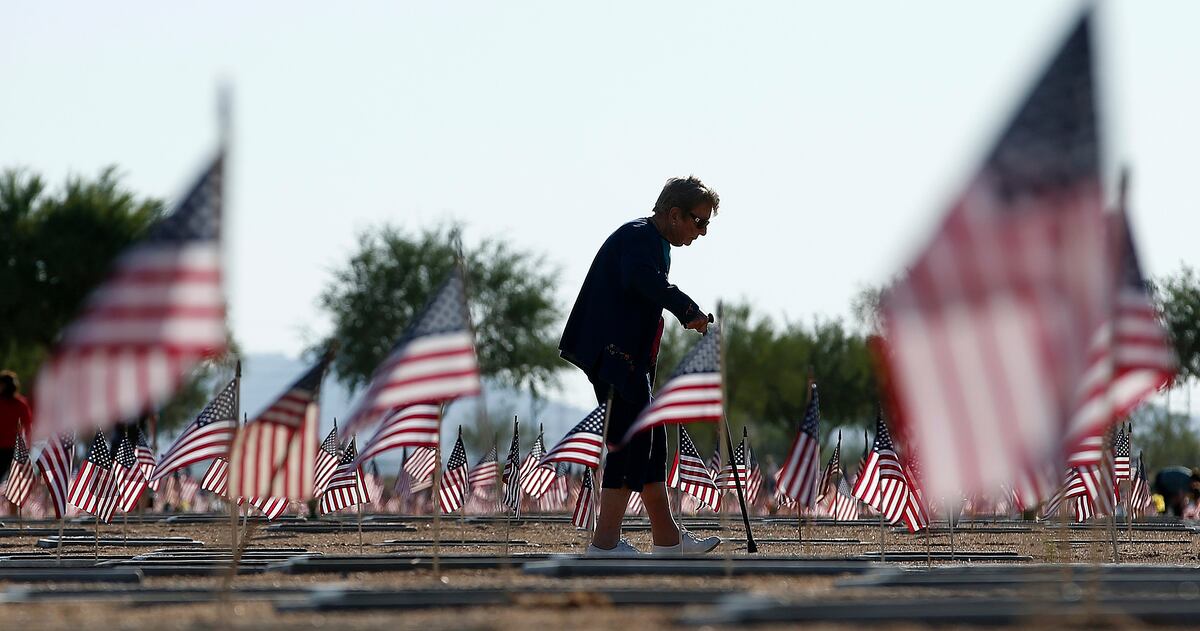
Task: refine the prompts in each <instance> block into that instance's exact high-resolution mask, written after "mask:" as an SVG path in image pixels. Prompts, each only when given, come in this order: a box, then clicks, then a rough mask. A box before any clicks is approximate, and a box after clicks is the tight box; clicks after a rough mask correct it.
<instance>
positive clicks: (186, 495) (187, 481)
mask: <svg viewBox="0 0 1200 631" xmlns="http://www.w3.org/2000/svg"><path fill="white" fill-rule="evenodd" d="M199 492H200V485H199V484H198V483H197V482H196V478H193V477H192V476H190V475H188V474H186V473H185V474H183V475H181V476H179V501H180V503H181V504H183V505H184V506H188V507H191V506H192V505H193V503H194V502H195V500H196V494H197V493H199Z"/></svg>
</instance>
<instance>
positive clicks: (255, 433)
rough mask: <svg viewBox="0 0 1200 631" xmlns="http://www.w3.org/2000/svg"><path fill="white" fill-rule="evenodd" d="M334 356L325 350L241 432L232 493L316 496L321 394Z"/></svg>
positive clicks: (298, 497)
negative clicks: (315, 469) (319, 400)
mask: <svg viewBox="0 0 1200 631" xmlns="http://www.w3.org/2000/svg"><path fill="white" fill-rule="evenodd" d="M330 358H331V354H329V353H326V355H325V356H324V357H322V358H321V360H320V361H318V362H317V363H316V365H315V366H313V367H312V368H310V369H309V370H308V372H306V373H304V375H302V376H301V377H300V378H299V379H298V380H296V382H295V383H294V384H292V385H291V386H290V387H289V388H288V389H287V390H286V391H285V392H284V393H283V394H282V395H280V396H279V398H278V399H276V400H275V401H274V402H272V403H271V405H269V406H267V408H266V409H265V410H263V411H262V413H260V414H259V415H258V416H256V417H254V418H252V419H250V422H248V423H246V425H245V426H244V427H242V431H240V432H238V434H237V438H236V439H235V440H234V441H233V450H232V454H231V458H230V461H229V463H230V471H229V487H230V491H229V492H230V494H231V495H240V496H242V497H286V498H289V499H296V500H306V499H309V498H311V497H313V496H314V487H313V485H314V480H313V467H314V466H315V465H316V461H317V409H318V398H319V395H320V391H321V379H322V378H323V377H324V376H325V368H326V367H327V366H328V365H329V360H330Z"/></svg>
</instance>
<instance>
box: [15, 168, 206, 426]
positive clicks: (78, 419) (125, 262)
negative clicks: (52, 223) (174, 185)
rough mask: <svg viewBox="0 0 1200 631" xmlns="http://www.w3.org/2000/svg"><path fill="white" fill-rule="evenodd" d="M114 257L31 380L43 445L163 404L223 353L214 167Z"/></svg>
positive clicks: (133, 415) (134, 415)
mask: <svg viewBox="0 0 1200 631" xmlns="http://www.w3.org/2000/svg"><path fill="white" fill-rule="evenodd" d="M223 162H224V159H223V156H222V155H221V154H218V155H217V157H216V159H214V160H213V161H212V163H211V164H210V165H209V166H208V168H206V169H205V170H204V173H203V174H201V176H200V180H199V181H198V182H196V184H195V185H194V186H193V187H192V189H191V191H190V192H188V194H187V196H186V197H184V198H183V200H182V201H181V202H180V203H179V205H178V206H177V207H176V208H175V209H174V210H173V211H172V212H171V213H170V214H168V215H166V216H165V217H163V218H162V219H161V220H160V221H159V222H158V223H157V224H156V225H154V226H153V227H151V228H150V231H149V233H148V235H147V236H146V238H144V239H143V240H141V241H140V242H138V243H136V244H134V245H133V246H132V247H130V248H129V249H128V250H126V251H125V252H124V253H122V254H121V256H120V257H119V258H118V259H117V261H116V263H115V264H114V268H113V271H112V273H111V274H110V275H109V277H108V278H107V279H106V280H105V281H104V282H103V283H102V284H101V285H100V286H99V287H97V288H96V289H94V290H93V291H92V293H91V294H90V295H89V296H88V298H87V300H86V302H85V303H84V306H83V310H82V312H81V313H80V314H79V316H78V317H77V318H76V319H75V320H74V321H73V322H72V323H71V324H70V325H68V327H67V328H66V330H65V331H63V334H62V339H61V340H60V341H59V343H58V346H57V348H55V350H54V352H53V354H52V355H51V356H50V358H49V359H48V360H47V361H46V362H45V363H44V364H43V365H42V368H41V371H40V372H39V373H38V378H37V385H36V387H35V392H36V393H37V402H38V422H37V423H36V424H35V425H34V432H35V434H36V436H37V437H38V438H41V439H44V438H49V437H51V436H56V435H58V434H62V433H69V432H72V431H74V430H77V429H79V430H95V429H96V428H97V427H101V428H104V427H108V426H111V425H113V424H114V423H116V422H117V421H118V420H119V419H124V418H131V417H136V416H138V415H139V414H141V413H142V412H144V411H145V410H147V409H151V408H154V407H156V406H158V405H159V404H161V403H163V402H164V401H165V400H166V399H167V398H168V397H170V396H171V395H172V394H173V393H174V392H175V390H176V389H177V388H178V387H179V383H180V381H181V380H182V379H183V378H184V376H185V375H187V373H188V372H189V371H190V370H191V369H192V367H193V366H194V365H195V364H196V363H197V362H199V361H200V360H201V359H203V358H205V357H210V356H213V355H218V354H220V353H222V352H224V351H225V348H226V344H227V342H226V334H225V298H224V295H223V292H222V291H221V261H220V234H221V205H222V185H221V181H222V170H223V168H222V165H223Z"/></svg>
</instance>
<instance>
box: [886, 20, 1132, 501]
mask: <svg viewBox="0 0 1200 631" xmlns="http://www.w3.org/2000/svg"><path fill="white" fill-rule="evenodd" d="M1089 21H1090V17H1089V15H1088V14H1084V15H1083V16H1082V17H1081V18H1080V20H1079V21H1078V22H1077V23H1076V24H1075V26H1074V28H1073V29H1072V30H1071V33H1070V35H1069V36H1068V37H1067V39H1066V41H1065V42H1064V43H1063V45H1062V47H1061V49H1060V50H1059V51H1058V52H1057V54H1056V55H1055V56H1054V58H1053V59H1052V60H1051V62H1050V64H1049V66H1048V67H1047V68H1046V69H1045V71H1044V73H1043V74H1042V75H1041V77H1040V78H1039V79H1038V81H1037V82H1036V84H1035V85H1034V87H1033V90H1032V92H1030V94H1029V95H1028V96H1027V97H1026V99H1025V100H1024V102H1023V103H1022V104H1021V106H1020V107H1019V109H1018V111H1017V112H1016V115H1015V116H1014V117H1013V118H1012V120H1011V121H1010V122H1009V123H1008V125H1007V127H1006V128H1005V130H1004V132H1003V133H1002V134H1001V136H1000V139H999V141H998V142H997V143H996V144H995V146H994V147H992V149H991V151H990V152H989V153H988V154H987V158H986V159H985V160H984V163H983V165H982V166H981V168H980V169H979V171H978V172H977V173H976V174H975V175H974V177H973V178H972V179H971V180H970V181H969V182H968V184H967V186H966V189H965V190H964V191H963V192H962V193H961V195H960V196H959V197H958V198H957V200H956V201H955V203H954V205H953V207H952V208H951V209H950V211H949V213H948V214H947V215H946V217H945V218H944V219H943V221H942V224H941V226H940V227H939V228H938V230H937V232H936V233H935V234H934V236H933V239H932V241H931V242H930V243H928V244H927V245H926V247H925V248H924V250H923V251H922V252H921V253H920V255H919V256H918V257H917V259H916V260H915V261H914V262H912V264H911V265H910V266H909V267H908V268H907V272H906V274H905V275H904V276H903V277H902V278H901V279H900V280H899V281H898V283H897V284H896V286H895V287H893V288H892V289H891V290H890V291H889V292H888V294H887V295H886V296H885V297H884V300H883V303H882V305H881V306H882V312H883V320H884V333H885V336H886V339H887V343H888V346H889V348H888V349H887V350H886V351H885V353H884V355H885V361H886V363H887V366H888V369H889V378H890V380H891V384H892V388H893V392H894V394H895V395H896V403H897V406H898V410H897V412H899V419H898V420H899V422H900V426H901V427H902V428H903V431H904V433H905V435H906V436H907V437H908V438H909V440H910V441H913V443H912V444H913V446H914V447H915V449H916V452H917V453H921V454H929V455H931V456H932V455H934V454H937V455H938V456H939V457H937V458H933V457H930V458H928V460H927V461H926V462H925V463H924V467H923V473H924V474H925V477H924V484H925V489H926V492H927V493H930V494H931V497H941V496H952V495H954V494H955V493H958V492H960V491H962V492H966V493H967V494H973V493H986V492H991V491H995V490H997V489H999V488H1000V485H1001V484H1002V483H1011V482H1013V481H1014V480H1017V479H1018V478H1020V477H1022V476H1025V475H1028V473H1029V471H1031V470H1037V469H1040V468H1041V467H1042V466H1044V464H1045V463H1046V462H1049V461H1052V460H1056V459H1058V458H1060V457H1061V447H1062V445H1063V439H1064V437H1065V433H1066V432H1065V430H1066V426H1067V419H1068V418H1070V416H1071V415H1072V413H1073V411H1074V409H1075V408H1076V406H1077V402H1078V393H1079V392H1080V391H1081V387H1082V385H1083V383H1084V381H1085V379H1086V378H1087V374H1086V373H1087V369H1088V362H1089V344H1090V343H1091V341H1092V337H1093V334H1094V332H1095V331H1097V330H1098V328H1099V327H1100V325H1101V324H1102V323H1103V322H1105V321H1106V320H1107V317H1108V299H1109V295H1110V291H1109V286H1110V284H1111V279H1110V276H1111V274H1110V272H1109V269H1110V265H1109V264H1108V263H1109V261H1110V260H1111V259H1110V256H1109V253H1108V250H1107V248H1106V241H1105V239H1106V226H1105V223H1106V220H1105V216H1104V212H1103V202H1102V190H1101V182H1100V143H1099V137H1098V131H1097V124H1096V115H1095V107H1094V96H1095V87H1094V85H1093V76H1092V45H1091V35H1090V27H1089Z"/></svg>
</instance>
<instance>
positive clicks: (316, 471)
mask: <svg viewBox="0 0 1200 631" xmlns="http://www.w3.org/2000/svg"><path fill="white" fill-rule="evenodd" d="M340 458H341V449H340V447H339V444H338V431H337V420H336V419H335V420H334V421H333V429H332V430H330V431H329V435H327V436H325V440H323V441H321V448H320V449H318V450H317V462H316V464H315V465H313V488H314V489H316V491H317V493H318V494H320V493H324V492H325V487H327V486H329V479H330V478H332V477H333V472H334V471H336V470H337V467H338V460H339V459H340Z"/></svg>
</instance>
